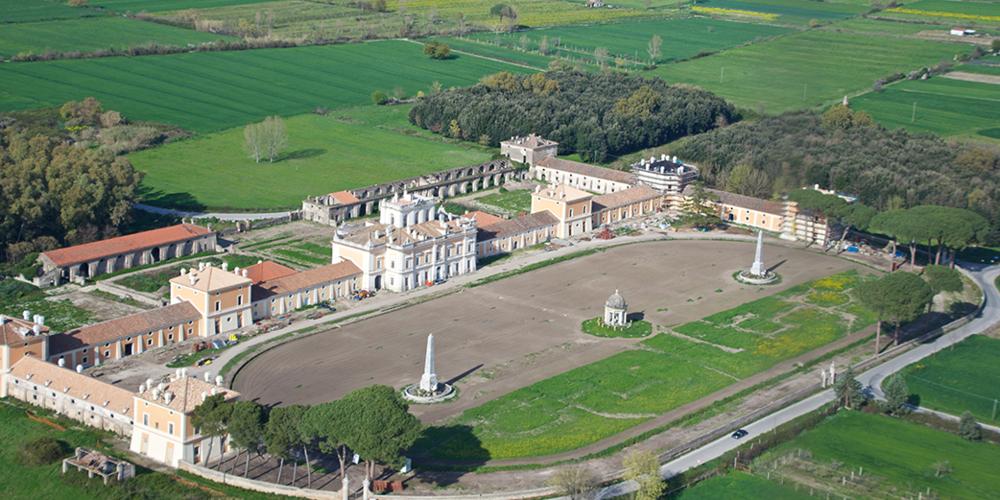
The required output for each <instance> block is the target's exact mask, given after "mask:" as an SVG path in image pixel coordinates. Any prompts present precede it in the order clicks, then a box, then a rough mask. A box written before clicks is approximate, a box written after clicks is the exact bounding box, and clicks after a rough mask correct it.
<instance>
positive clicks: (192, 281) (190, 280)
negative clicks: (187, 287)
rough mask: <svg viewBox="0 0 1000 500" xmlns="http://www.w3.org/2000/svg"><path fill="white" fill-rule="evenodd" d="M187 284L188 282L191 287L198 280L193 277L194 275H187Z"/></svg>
mask: <svg viewBox="0 0 1000 500" xmlns="http://www.w3.org/2000/svg"><path fill="white" fill-rule="evenodd" d="M188 282H189V283H190V284H191V285H192V286H193V285H194V284H195V283H197V282H198V278H197V277H195V275H194V273H191V274H189V275H188Z"/></svg>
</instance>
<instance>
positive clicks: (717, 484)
mask: <svg viewBox="0 0 1000 500" xmlns="http://www.w3.org/2000/svg"><path fill="white" fill-rule="evenodd" d="M669 498H676V499H681V500H721V499H726V500H759V499H761V498H767V499H768V500H805V499H808V498H815V497H813V496H811V495H809V493H808V492H805V491H802V492H799V491H796V490H795V489H794V488H792V487H790V486H784V485H781V484H779V483H778V482H777V481H768V480H767V479H765V478H763V477H760V476H756V475H753V474H750V473H749V472H742V471H733V472H730V473H729V474H726V475H724V476H716V477H713V478H711V479H706V480H705V481H702V482H700V483H698V484H696V485H694V487H692V488H689V489H685V490H683V491H681V492H680V494H678V495H677V496H675V497H669Z"/></svg>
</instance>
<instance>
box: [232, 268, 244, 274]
mask: <svg viewBox="0 0 1000 500" xmlns="http://www.w3.org/2000/svg"><path fill="white" fill-rule="evenodd" d="M233 272H234V273H236V275H237V276H243V275H242V274H240V266H236V267H235V268H233Z"/></svg>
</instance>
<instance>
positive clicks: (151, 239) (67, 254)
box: [38, 224, 217, 285]
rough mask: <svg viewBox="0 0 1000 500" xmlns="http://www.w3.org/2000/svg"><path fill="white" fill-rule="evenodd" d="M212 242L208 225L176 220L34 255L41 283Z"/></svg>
mask: <svg viewBox="0 0 1000 500" xmlns="http://www.w3.org/2000/svg"><path fill="white" fill-rule="evenodd" d="M216 243H217V239H216V233H215V232H214V231H212V230H211V228H210V227H209V228H205V227H201V226H196V225H193V224H177V225H174V226H169V227H163V228H159V229H152V230H149V231H142V232H139V233H134V234H128V235H125V236H118V237H115V238H108V239H106V240H100V241H94V242H91V243H84V244H82V245H74V246H71V247H65V248H59V249H56V250H49V251H47V252H42V253H41V254H40V255H39V256H38V260H39V262H40V263H41V264H42V269H43V272H44V274H43V276H42V277H41V278H40V280H39V281H40V284H43V285H49V284H53V285H58V284H59V283H62V282H63V281H67V280H68V281H80V280H83V279H88V278H93V277H95V276H99V275H101V274H106V273H111V272H115V271H120V270H122V269H129V268H132V267H135V266H141V265H145V264H152V263H155V262H160V261H163V260H167V259H172V258H174V257H181V256H184V255H191V254H195V253H199V252H205V251H214V250H215V247H216Z"/></svg>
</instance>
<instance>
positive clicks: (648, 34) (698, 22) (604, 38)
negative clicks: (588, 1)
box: [469, 18, 789, 63]
mask: <svg viewBox="0 0 1000 500" xmlns="http://www.w3.org/2000/svg"><path fill="white" fill-rule="evenodd" d="M788 31H789V30H788V29H787V28H781V27H777V26H767V25H763V24H751V23H740V22H732V21H723V20H718V19H709V18H687V19H650V20H634V21H624V22H619V23H612V24H595V25H590V26H561V27H554V28H545V29H537V30H531V31H527V32H516V33H510V34H494V33H477V34H474V35H470V36H469V38H470V39H472V40H479V41H481V42H484V43H492V44H494V47H495V46H496V45H501V46H504V47H511V48H513V47H518V48H520V47H521V43H522V38H525V39H526V41H527V44H526V48H527V50H529V51H537V50H538V44H539V43H540V42H541V40H542V37H547V38H548V43H549V47H550V48H551V49H552V50H554V51H555V54H556V55H561V56H565V57H570V58H573V59H580V58H583V59H585V60H587V61H588V62H590V63H593V55H594V50H595V49H596V48H598V47H603V48H605V49H607V50H608V52H609V53H610V54H611V55H612V57H614V56H623V57H626V58H629V59H633V60H638V61H641V62H643V63H645V62H647V61H648V60H649V54H648V53H647V46H648V44H649V40H650V38H652V36H653V35H659V36H660V38H661V39H662V40H663V45H662V48H661V55H660V57H659V58H658V59H657V62H658V63H666V62H670V61H675V60H678V59H687V58H690V57H693V56H695V55H697V54H699V53H707V52H715V51H718V50H722V49H726V48H729V47H734V46H737V45H740V44H744V43H747V42H750V41H753V40H755V39H757V38H764V37H770V36H775V35H780V34H782V33H786V32H788ZM557 42H558V47H556V45H555V44H556V43H557ZM515 53H522V52H515ZM536 55H537V54H536Z"/></svg>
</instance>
